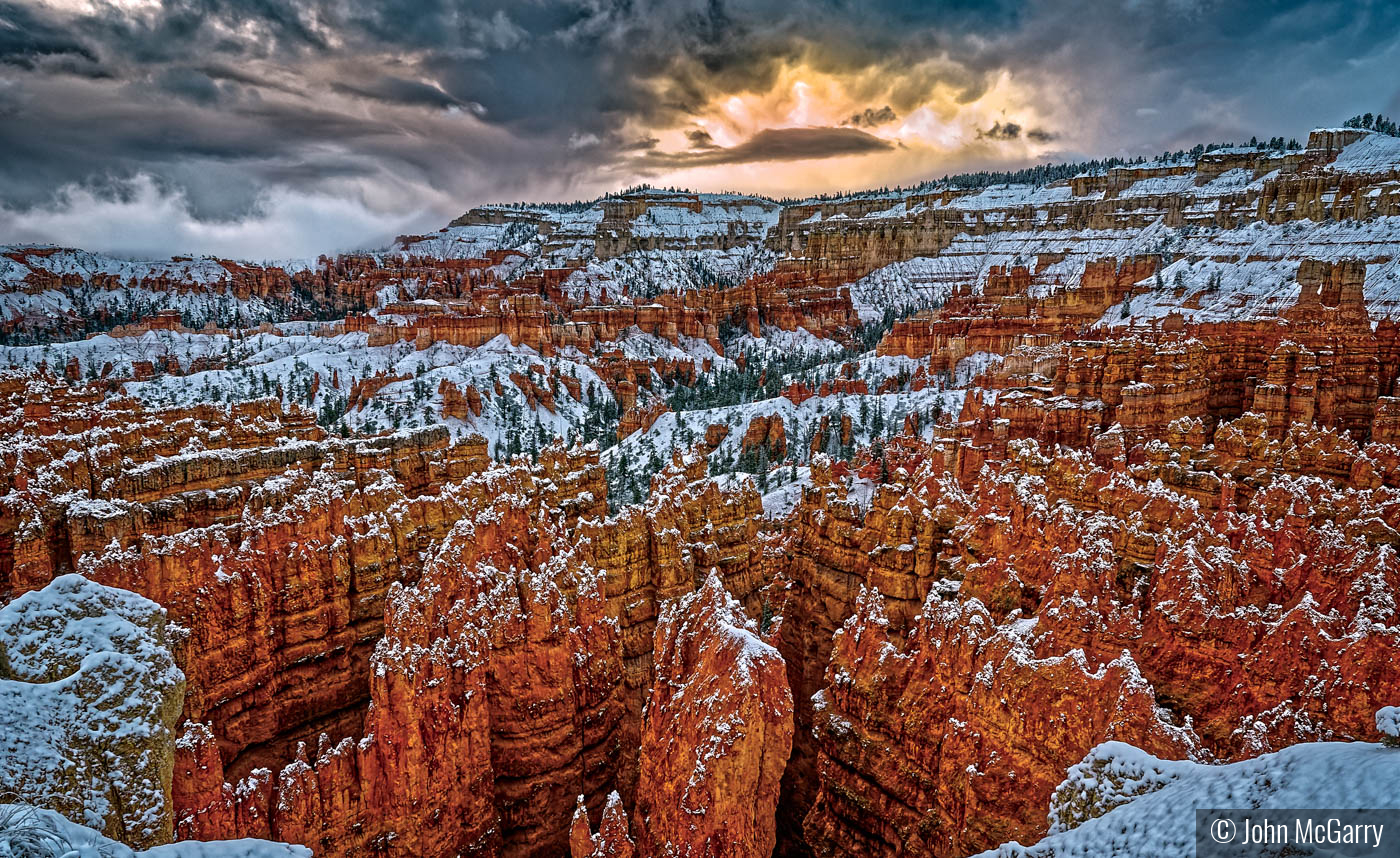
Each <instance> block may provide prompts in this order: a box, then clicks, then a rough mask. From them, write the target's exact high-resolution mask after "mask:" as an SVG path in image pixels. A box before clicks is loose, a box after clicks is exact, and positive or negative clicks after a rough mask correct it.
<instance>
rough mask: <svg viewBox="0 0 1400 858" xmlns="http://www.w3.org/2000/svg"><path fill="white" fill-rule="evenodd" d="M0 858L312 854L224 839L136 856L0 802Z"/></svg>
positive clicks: (290, 857) (43, 813)
mask: <svg viewBox="0 0 1400 858" xmlns="http://www.w3.org/2000/svg"><path fill="white" fill-rule="evenodd" d="M0 858H311V850H310V849H307V848H306V847H305V846H288V845H286V844H284V843H269V842H267V841H265V840H223V841H219V842H216V843H201V842H199V841H186V842H182V843H170V844H167V845H165V846H156V847H154V848H152V849H148V850H146V851H144V852H135V851H132V849H131V848H130V847H128V846H125V845H123V844H121V843H117V842H115V841H113V840H109V839H108V838H106V837H103V836H102V835H101V834H98V833H97V832H96V831H93V830H92V829H91V828H85V827H83V826H81V825H78V824H76V823H73V822H69V821H68V820H67V819H64V818H63V817H62V816H60V815H58V814H57V813H54V812H53V811H51V810H43V809H41V808H36V807H30V806H29V805H23V804H0Z"/></svg>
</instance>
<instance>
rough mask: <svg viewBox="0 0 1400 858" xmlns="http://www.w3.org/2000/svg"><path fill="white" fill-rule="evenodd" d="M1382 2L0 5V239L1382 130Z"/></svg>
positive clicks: (818, 185) (119, 236)
mask: <svg viewBox="0 0 1400 858" xmlns="http://www.w3.org/2000/svg"><path fill="white" fill-rule="evenodd" d="M1397 69H1400V3H1382V2H1364V0H1362V2H1344V0H1337V2H1327V0H1304V2H1287V0H1278V2H1254V3H1244V2H1241V3H1227V2H1210V0H1067V2H1046V0H1042V2H1034V0H1032V2H1014V0H985V2H981V0H958V2H896V0H681V2H657V0H501V2H496V0H481V2H470V0H169V2H159V0H0V243H14V242H33V241H42V242H49V243H55V244H62V245H66V246H77V247H83V248H87V249H90V250H99V251H106V252H113V253H119V254H124V255H133V256H142V255H154V256H167V255H171V254H217V255H222V256H230V257H234V258H241V259H252V260H268V259H273V260H275V259H288V258H305V257H310V256H315V255H317V254H319V253H334V252H337V251H342V250H349V249H355V248H372V247H381V246H384V245H387V244H388V243H389V242H390V241H391V240H392V239H393V237H394V236H395V235H398V234H402V233H421V232H425V231H433V230H436V229H438V228H440V227H442V226H444V225H445V224H446V223H447V221H449V220H451V219H452V218H453V217H456V216H457V215H459V214H461V213H462V212H463V211H465V210H467V209H468V208H471V207H472V206H476V205H480V204H482V203H487V202H509V201H525V200H528V201H546V200H575V199H589V198H593V197H596V196H598V195H600V194H602V193H606V192H609V191H615V190H619V189H621V188H624V187H628V186H631V185H635V184H638V183H648V184H651V185H656V186H663V187H670V186H676V187H685V188H691V189H696V190H707V191H719V190H740V191H745V192H751V193H761V194H766V195H772V196H804V195H807V194H811V193H820V192H834V191H843V190H858V189H862V188H870V187H881V186H886V185H895V184H912V183H916V182H919V181H922V180H925V179H930V178H938V177H940V176H943V175H947V174H951V173H958V172H963V171H968V170H975V169H988V168H990V169H1006V168H1019V167H1023V166H1029V165H1032V164H1038V163H1045V162H1059V161H1067V160H1071V161H1072V160H1082V159H1085V158H1089V157H1100V156H1112V155H1118V156H1136V155H1151V154H1156V153H1160V152H1162V151H1164V150H1174V149H1177V148H1186V147H1190V146H1192V145H1194V144H1196V143H1205V142H1223V141H1235V142H1238V141H1241V140H1247V139H1248V138H1249V137H1250V136H1253V135H1257V136H1259V137H1272V136H1274V135H1282V136H1284V137H1298V138H1300V139H1301V138H1303V137H1304V135H1306V133H1307V131H1308V130H1309V129H1310V128H1313V127H1316V126H1327V125H1338V124H1340V123H1341V122H1342V121H1343V120H1345V119H1346V118H1347V117H1349V116H1352V115H1354V114H1358V113H1363V112H1368V111H1371V112H1381V113H1385V114H1387V115H1400V72H1397Z"/></svg>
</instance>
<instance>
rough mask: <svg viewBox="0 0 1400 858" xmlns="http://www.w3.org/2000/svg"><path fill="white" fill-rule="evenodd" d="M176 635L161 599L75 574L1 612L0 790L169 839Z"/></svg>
mask: <svg viewBox="0 0 1400 858" xmlns="http://www.w3.org/2000/svg"><path fill="white" fill-rule="evenodd" d="M176 632H177V629H176V628H175V627H173V626H171V625H170V624H169V623H167V621H166V616H165V610H164V609H163V608H161V606H160V605H157V604H156V603H155V602H152V601H150V600H149V599H146V598H143V597H141V596H138V595H136V594H135V593H130V592H127V591H126V590H118V589H115V588H111V587H104V586H102V585H100V584H94V583H93V582H91V581H89V580H87V579H86V578H84V577H82V576H81V575H64V576H61V577H59V578H55V579H54V580H53V581H52V582H50V584H49V585H48V586H47V587H45V588H44V589H42V590H36V591H34V592H30V593H26V594H24V595H23V596H20V597H19V598H18V599H15V600H14V601H13V602H11V603H10V604H9V605H7V606H5V607H4V608H3V609H0V795H4V796H5V797H6V798H9V799H12V800H14V799H17V800H19V801H21V802H25V803H27V804H32V805H37V806H39V807H45V808H49V809H52V810H55V811H58V812H59V813H61V814H63V815H64V816H66V817H68V818H69V819H71V820H76V821H81V822H83V823H84V824H86V825H87V826H89V827H91V828H93V829H96V830H98V831H100V832H102V833H103V834H105V835H107V836H108V837H111V838H114V839H118V840H121V841H123V842H125V843H128V844H131V845H133V846H136V847H138V848H144V847H150V846H155V845H157V844H160V843H168V842H169V841H170V840H171V838H172V835H173V820H172V812H171V807H170V780H171V774H172V771H173V768H174V764H175V757H174V737H173V730H174V727H175V722H176V720H177V719H178V718H179V717H180V709H181V707H182V705H183V704H184V697H185V677H184V674H182V673H181V672H180V669H179V668H178V667H176V666H175V658H174V656H173V655H172V654H171V649H172V647H171V644H172V640H171V638H172V637H173V636H174V634H175V633H176ZM41 854H42V853H41ZM60 854H61V853H60Z"/></svg>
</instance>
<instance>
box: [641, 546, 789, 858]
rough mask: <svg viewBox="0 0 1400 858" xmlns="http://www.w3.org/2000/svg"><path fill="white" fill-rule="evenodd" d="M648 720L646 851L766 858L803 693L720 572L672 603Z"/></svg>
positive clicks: (664, 621) (660, 635)
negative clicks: (798, 695) (795, 707)
mask: <svg viewBox="0 0 1400 858" xmlns="http://www.w3.org/2000/svg"><path fill="white" fill-rule="evenodd" d="M655 665H656V682H655V684H654V685H653V687H652V692H651V698H650V700H649V702H648V703H647V709H646V714H645V720H644V725H643V729H642V748H641V782H640V787H639V789H638V792H637V807H636V814H635V824H634V826H633V827H634V829H635V830H636V831H637V851H638V854H641V855H661V854H666V855H684V856H694V858H700V856H708V858H720V856H726V858H727V856H734V858H741V856H742V858H749V856H756V857H757V858H766V856H768V855H770V854H771V853H772V851H773V847H774V845H775V843H776V828H775V822H774V811H775V809H776V807H777V803H778V784H779V781H780V780H781V778H782V774H783V769H784V767H785V766H786V764H787V760H788V755H789V753H790V752H791V750H792V732H793V726H792V725H793V720H792V692H791V690H790V689H789V687H788V681H787V670H786V666H785V664H784V662H783V658H782V656H781V655H779V653H778V651H777V649H775V648H774V647H773V646H771V645H770V644H769V643H768V642H767V641H765V640H764V638H763V637H762V635H761V634H760V631H759V629H758V628H757V624H756V623H754V622H753V621H751V620H749V619H748V618H747V617H746V616H745V615H744V613H743V611H742V610H741V609H740V607H739V603H738V602H737V601H736V600H735V599H733V598H732V597H731V596H730V595H729V594H728V593H727V592H726V591H725V589H724V584H723V583H722V582H721V580H720V577H719V575H718V573H717V572H715V571H714V570H711V572H710V574H709V575H708V576H707V577H706V579H705V581H704V583H703V584H701V586H700V588H699V589H698V590H696V591H695V592H693V593H690V594H688V595H686V596H684V597H682V598H680V599H678V600H676V601H674V602H671V603H669V604H668V605H666V607H665V608H663V610H662V614H661V619H660V621H659V623H658V624H657V627H656V650H655Z"/></svg>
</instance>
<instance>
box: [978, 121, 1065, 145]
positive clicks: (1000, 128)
mask: <svg viewBox="0 0 1400 858" xmlns="http://www.w3.org/2000/svg"><path fill="white" fill-rule="evenodd" d="M1022 135H1024V136H1025V137H1026V139H1028V140H1034V141H1035V142H1037V143H1049V142H1050V141H1052V140H1055V139H1057V138H1058V137H1059V135H1058V134H1055V133H1054V132H1051V131H1046V130H1045V129H1043V128H1029V129H1026V128H1022V127H1021V125H1020V123H1017V122H1010V121H1007V122H993V123H992V127H991V128H985V129H983V130H981V131H978V132H977V138H978V139H979V140H1020V139H1021V136H1022Z"/></svg>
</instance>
